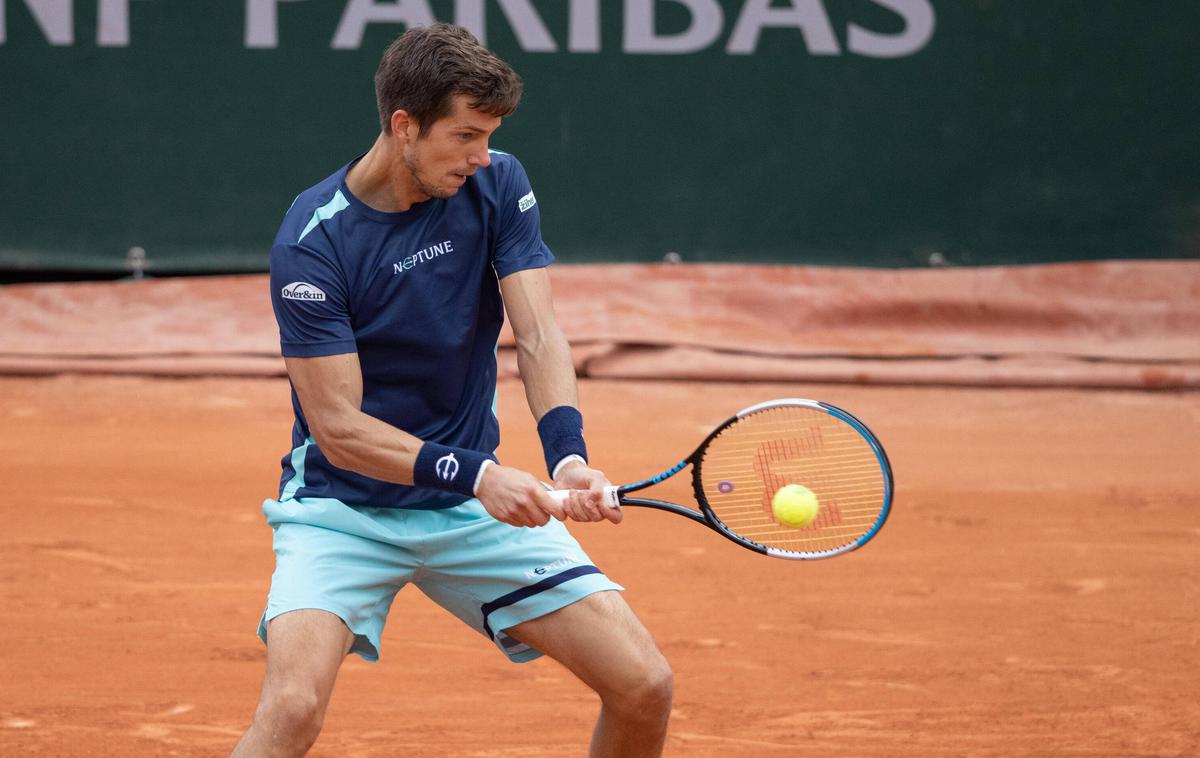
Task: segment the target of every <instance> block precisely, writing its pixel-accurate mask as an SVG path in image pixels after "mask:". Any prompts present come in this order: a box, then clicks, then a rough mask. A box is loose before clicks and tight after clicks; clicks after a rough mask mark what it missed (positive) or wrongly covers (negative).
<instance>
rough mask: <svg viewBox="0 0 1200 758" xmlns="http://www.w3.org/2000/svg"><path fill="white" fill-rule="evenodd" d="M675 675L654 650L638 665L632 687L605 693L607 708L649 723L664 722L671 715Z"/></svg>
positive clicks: (660, 654)
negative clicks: (662, 720)
mask: <svg viewBox="0 0 1200 758" xmlns="http://www.w3.org/2000/svg"><path fill="white" fill-rule="evenodd" d="M674 693H675V675H674V673H673V672H672V671H671V665H670V664H669V663H667V659H666V658H664V657H663V655H662V653H660V652H658V650H654V651H653V653H652V654H647V655H646V656H644V658H643V660H641V661H639V662H638V666H637V670H636V673H635V676H634V678H633V682H632V685H626V686H624V687H621V688H620V689H619V690H615V691H612V692H609V693H603V694H602V697H603V700H604V703H605V705H607V706H609V707H610V708H613V709H614V710H617V711H618V712H620V713H622V714H624V715H627V716H631V717H634V718H639V719H642V720H646V721H657V720H660V719H665V718H666V717H667V716H668V715H669V714H670V712H671V698H672V697H673V696H674Z"/></svg>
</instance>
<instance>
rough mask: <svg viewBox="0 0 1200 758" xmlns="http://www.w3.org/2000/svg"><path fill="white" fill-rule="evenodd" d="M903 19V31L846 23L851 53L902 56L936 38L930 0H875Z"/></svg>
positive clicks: (872, 56)
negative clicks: (880, 31) (881, 31)
mask: <svg viewBox="0 0 1200 758" xmlns="http://www.w3.org/2000/svg"><path fill="white" fill-rule="evenodd" d="M872 2H874V3H875V4H876V5H882V6H883V7H885V8H887V9H888V10H890V11H894V12H895V13H897V14H898V15H900V16H901V17H902V18H903V19H904V31H903V32H901V33H900V34H878V33H876V32H873V31H870V30H868V29H864V28H862V27H861V26H859V25H858V24H853V23H852V24H849V25H848V26H847V29H848V34H847V38H846V47H847V48H848V49H849V50H850V52H852V53H858V54H859V55H865V56H868V57H871V58H903V57H904V56H906V55H912V54H914V53H916V52H918V51H920V50H921V48H923V47H925V46H926V45H928V44H929V40H931V39H933V29H934V27H935V26H936V20H935V18H934V15H933V5H932V4H931V3H930V1H929V0H872Z"/></svg>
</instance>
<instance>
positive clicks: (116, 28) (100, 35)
mask: <svg viewBox="0 0 1200 758" xmlns="http://www.w3.org/2000/svg"><path fill="white" fill-rule="evenodd" d="M96 16H97V18H96V45H97V46H99V47H129V0H98V5H97V8H96Z"/></svg>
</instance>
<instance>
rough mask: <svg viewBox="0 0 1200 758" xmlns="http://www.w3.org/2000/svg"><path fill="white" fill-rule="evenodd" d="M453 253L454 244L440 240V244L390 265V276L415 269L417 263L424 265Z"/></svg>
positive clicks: (423, 249)
mask: <svg viewBox="0 0 1200 758" xmlns="http://www.w3.org/2000/svg"><path fill="white" fill-rule="evenodd" d="M453 252H454V243H453V242H452V241H451V240H442V241H441V242H438V243H435V244H433V245H430V246H429V247H426V248H422V249H421V250H418V251H417V252H415V253H413V254H412V255H410V256H408V257H407V258H405V259H404V260H402V261H400V262H399V263H393V264H392V274H393V275H395V274H399V273H401V272H404V271H408V270H410V269H412V268H413V267H415V266H416V265H417V264H418V263H426V262H428V261H432V260H433V259H434V258H438V257H440V256H443V255H446V254H447V253H453Z"/></svg>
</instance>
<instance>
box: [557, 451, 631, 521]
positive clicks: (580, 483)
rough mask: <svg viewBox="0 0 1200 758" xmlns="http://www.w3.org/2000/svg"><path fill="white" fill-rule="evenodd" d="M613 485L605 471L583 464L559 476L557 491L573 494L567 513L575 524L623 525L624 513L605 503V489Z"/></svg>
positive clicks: (572, 465)
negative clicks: (604, 522)
mask: <svg viewBox="0 0 1200 758" xmlns="http://www.w3.org/2000/svg"><path fill="white" fill-rule="evenodd" d="M609 484H611V482H609V481H608V477H607V476H605V475H604V473H603V472H602V471H600V470H598V469H594V468H591V467H589V466H588V465H587V464H586V463H583V462H581V461H572V462H571V463H567V464H565V465H564V466H563V467H562V470H561V471H559V472H558V479H557V480H556V481H555V482H554V487H555V489H560V490H571V494H570V495H569V496H567V499H566V500H564V501H563V511H564V512H565V513H566V515H567V518H569V519H571V520H572V521H603V520H604V519H608V520H609V521H611V522H613V523H614V524H619V523H621V518H622V517H623V514H622V512H621V509H620V508H613V507H612V506H609V505H607V504H605V502H604V488H605V487H607V486H608V485H609Z"/></svg>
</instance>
